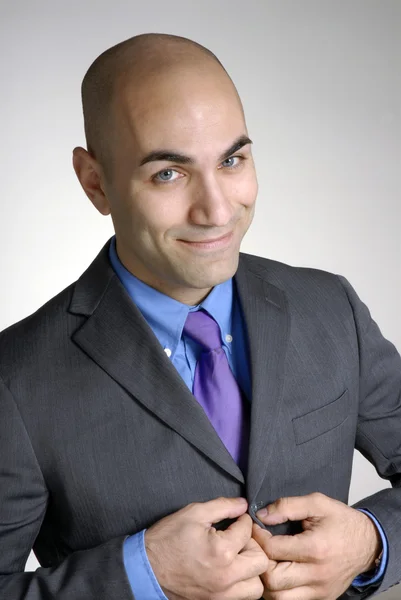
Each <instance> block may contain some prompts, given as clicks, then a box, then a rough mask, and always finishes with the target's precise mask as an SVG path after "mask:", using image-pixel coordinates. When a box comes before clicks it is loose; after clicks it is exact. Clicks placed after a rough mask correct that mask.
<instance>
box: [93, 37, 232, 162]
mask: <svg viewBox="0 0 401 600" xmlns="http://www.w3.org/2000/svg"><path fill="white" fill-rule="evenodd" d="M188 68H189V69H191V70H193V71H198V72H199V73H202V76H205V73H208V74H210V77H214V78H216V77H217V78H224V79H226V80H227V79H228V80H229V82H230V85H232V87H233V90H234V91H235V93H236V90H235V88H234V86H233V84H232V82H231V80H230V79H229V76H228V74H227V72H226V71H225V69H224V67H223V66H222V64H221V63H220V61H219V60H218V59H217V57H216V56H215V55H214V54H213V53H212V52H211V51H210V50H208V49H207V48H205V47H204V46H201V45H200V44H198V43H197V42H194V41H192V40H189V39H187V38H183V37H179V36H174V35H167V34H156V33H151V34H142V35H138V36H135V37H132V38H130V39H128V40H125V41H124V42H121V43H119V44H117V45H116V46H113V47H112V48H109V49H108V50H106V51H105V52H103V53H102V54H101V55H100V56H98V58H96V60H95V61H94V62H93V63H92V65H91V66H90V67H89V69H88V71H87V73H86V75H85V77H84V79H83V82H82V104H83V113H84V123H85V135H86V142H87V148H88V151H89V153H90V154H91V155H92V156H93V157H94V158H96V159H97V161H98V162H99V163H100V164H101V166H102V168H103V170H104V172H105V174H107V173H110V172H111V170H112V151H111V148H112V147H113V144H114V142H115V135H114V134H115V114H116V110H118V105H119V102H120V100H121V96H122V95H123V92H124V90H126V89H127V87H129V88H130V89H131V90H132V91H133V92H134V93H135V92H140V91H142V92H144V93H145V94H146V88H147V87H148V88H149V89H150V88H152V89H153V90H154V85H155V83H157V81H158V79H159V78H161V77H162V76H166V74H168V73H169V72H171V71H175V72H176V73H177V70H178V71H180V70H182V71H185V70H186V69H188ZM142 97H143V95H142Z"/></svg>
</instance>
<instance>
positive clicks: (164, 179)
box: [152, 169, 181, 183]
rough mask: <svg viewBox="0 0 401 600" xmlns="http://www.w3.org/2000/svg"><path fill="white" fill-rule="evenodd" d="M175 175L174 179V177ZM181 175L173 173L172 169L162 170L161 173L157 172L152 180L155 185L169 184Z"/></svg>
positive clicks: (176, 172)
mask: <svg viewBox="0 0 401 600" xmlns="http://www.w3.org/2000/svg"><path fill="white" fill-rule="evenodd" d="M174 175H176V177H174ZM180 175H181V173H178V171H175V170H174V169H163V171H159V172H158V173H156V175H154V177H153V178H152V179H153V180H154V181H156V182H157V183H169V182H170V181H175V180H176V179H179V178H180Z"/></svg>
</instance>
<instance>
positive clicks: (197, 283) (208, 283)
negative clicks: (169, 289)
mask: <svg viewBox="0 0 401 600" xmlns="http://www.w3.org/2000/svg"><path fill="white" fill-rule="evenodd" d="M238 261H239V255H237V256H235V257H233V258H232V259H230V261H222V262H216V263H214V264H211V265H208V267H207V268H205V269H197V270H196V269H195V270H194V273H193V277H191V280H192V282H191V283H192V284H193V286H194V287H196V288H198V289H209V288H213V287H214V286H216V285H219V283H223V282H224V281H227V280H228V279H231V277H233V276H234V275H235V273H236V271H237V268H238Z"/></svg>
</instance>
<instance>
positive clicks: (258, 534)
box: [252, 523, 273, 558]
mask: <svg viewBox="0 0 401 600" xmlns="http://www.w3.org/2000/svg"><path fill="white" fill-rule="evenodd" d="M252 537H253V539H254V540H255V541H256V542H257V543H258V544H259V546H260V547H261V548H262V550H263V551H264V552H265V553H266V554H267V551H268V548H267V541H268V540H269V539H270V538H272V537H273V534H271V533H270V531H268V530H267V529H262V527H260V526H259V525H258V524H257V523H253V524H252ZM269 558H270V557H269Z"/></svg>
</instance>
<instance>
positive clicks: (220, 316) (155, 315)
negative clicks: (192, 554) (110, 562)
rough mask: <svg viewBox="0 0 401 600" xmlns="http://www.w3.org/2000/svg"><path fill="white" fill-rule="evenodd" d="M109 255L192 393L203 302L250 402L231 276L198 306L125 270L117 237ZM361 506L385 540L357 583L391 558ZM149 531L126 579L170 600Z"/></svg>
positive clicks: (136, 538)
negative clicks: (195, 324) (195, 329)
mask: <svg viewBox="0 0 401 600" xmlns="http://www.w3.org/2000/svg"><path fill="white" fill-rule="evenodd" d="M109 258H110V262H111V264H112V267H113V269H114V270H115V272H116V274H117V276H118V277H119V279H120V281H121V283H122V284H123V285H124V287H125V289H126V290H127V292H128V294H129V295H130V297H131V299H132V300H133V302H134V303H135V304H136V306H137V307H138V309H139V310H140V311H141V313H142V315H143V316H144V318H145V319H146V321H147V323H148V325H149V326H150V327H151V329H152V331H153V333H154V334H155V336H156V337H157V339H158V340H159V342H160V344H161V346H162V348H163V349H164V351H165V352H166V354H167V356H168V357H169V358H170V359H171V361H172V363H173V365H174V366H175V368H176V369H177V371H178V373H179V374H180V375H181V377H182V379H183V380H184V382H185V383H186V385H187V386H188V388H189V389H190V390H191V391H192V385H193V380H194V375H195V367H196V363H197V360H198V357H199V354H200V352H201V349H200V347H199V345H198V344H196V343H195V342H193V341H192V340H191V339H189V338H187V337H185V338H183V336H182V331H183V329H184V324H185V321H186V318H187V316H188V313H189V311H192V310H198V309H199V306H202V308H204V309H205V310H207V312H208V313H209V314H210V315H211V316H212V317H213V318H214V319H215V321H216V322H217V323H218V325H219V327H220V331H221V339H222V342H223V349H224V351H225V353H226V355H227V359H228V362H229V365H230V368H231V370H232V371H233V373H234V376H235V378H236V379H237V382H238V385H239V386H240V388H241V389H242V391H243V392H244V394H245V396H246V398H248V400H249V401H250V400H251V380H250V368H249V358H248V357H249V352H248V346H247V335H246V331H245V321H244V319H243V316H242V313H241V308H240V304H239V301H238V297H237V294H236V291H235V284H234V281H233V279H229V280H228V281H225V282H224V283H221V284H219V285H217V286H215V287H214V288H213V290H212V291H211V292H210V294H209V295H208V296H207V298H205V300H203V302H202V303H201V304H200V305H198V306H188V305H186V304H182V303H181V302H178V301H177V300H174V299H173V298H170V297H169V296H166V295H165V294H162V293H161V292H158V291H157V290H155V289H154V288H152V287H150V286H148V285H147V284H146V283H144V282H143V281H141V280H140V279H138V278H137V277H135V276H134V275H132V273H130V272H129V271H127V269H126V268H125V267H124V266H123V264H122V263H121V261H120V260H119V258H118V256H117V252H116V243H115V237H113V239H112V242H111V244H110V252H109ZM361 510H362V512H364V513H366V514H367V515H368V516H369V517H370V518H371V519H373V521H374V523H375V524H376V526H377V528H378V529H379V532H380V535H381V538H382V543H383V558H382V561H381V566H380V568H379V569H377V572H376V573H374V576H373V577H370V578H367V577H366V576H365V575H359V576H358V577H357V578H356V579H355V580H354V581H353V585H354V586H358V587H364V586H367V585H370V584H372V583H375V582H376V581H378V580H379V579H380V578H381V577H382V576H383V574H384V571H385V568H386V565H387V556H388V543H387V540H386V536H385V533H384V531H383V529H382V527H381V525H380V523H379V522H378V521H377V519H376V518H375V517H374V516H373V515H372V514H371V513H370V512H369V511H367V510H363V509H361ZM145 531H146V530H143V531H140V532H139V533H136V534H135V535H132V536H129V537H127V538H126V540H125V542H124V547H123V558H124V566H125V570H126V572H127V576H128V580H129V582H130V585H131V588H132V591H133V594H134V596H135V598H136V600H148V599H149V598H160V599H162V600H167V598H166V596H165V595H164V593H163V591H162V589H161V587H160V585H159V583H158V581H157V579H156V577H155V575H154V573H153V570H152V567H151V565H150V562H149V560H148V557H147V554H146V549H145V541H144V537H145Z"/></svg>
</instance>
